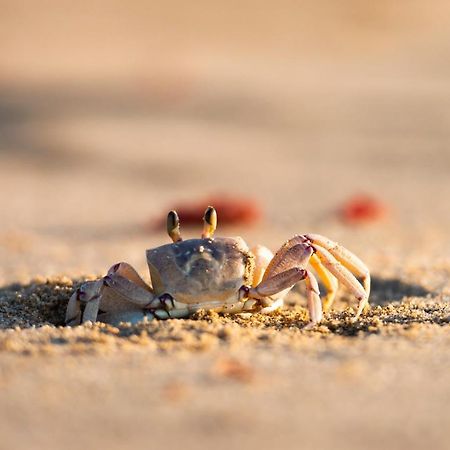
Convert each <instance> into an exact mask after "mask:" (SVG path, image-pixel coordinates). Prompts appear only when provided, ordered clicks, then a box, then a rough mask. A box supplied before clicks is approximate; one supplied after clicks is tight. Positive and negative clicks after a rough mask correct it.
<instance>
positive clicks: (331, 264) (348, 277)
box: [314, 245, 368, 320]
mask: <svg viewBox="0 0 450 450" xmlns="http://www.w3.org/2000/svg"><path fill="white" fill-rule="evenodd" d="M314 248H315V250H316V255H317V256H318V258H319V259H320V262H321V263H322V264H323V265H324V266H325V267H326V268H327V269H328V270H329V271H330V272H331V273H332V274H333V275H334V276H335V277H336V278H337V279H338V280H339V281H341V282H342V284H344V285H345V286H346V287H347V288H348V289H349V290H350V292H351V293H352V294H353V295H354V296H355V297H356V298H357V299H358V301H359V304H358V310H357V312H356V315H355V320H356V319H358V317H359V316H360V315H361V312H362V310H363V309H364V307H365V306H366V303H367V299H368V296H367V293H366V291H365V289H364V288H363V287H362V286H361V284H360V283H359V281H358V280H357V279H356V277H355V276H354V275H353V274H352V273H351V272H350V271H349V270H348V269H347V268H346V267H344V266H343V265H342V264H341V263H340V262H339V261H338V260H337V259H336V258H335V257H334V256H333V255H332V254H331V253H330V252H329V251H328V250H325V249H324V248H322V247H320V246H319V245H317V246H314Z"/></svg>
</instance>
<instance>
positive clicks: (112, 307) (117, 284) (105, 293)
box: [66, 262, 186, 325]
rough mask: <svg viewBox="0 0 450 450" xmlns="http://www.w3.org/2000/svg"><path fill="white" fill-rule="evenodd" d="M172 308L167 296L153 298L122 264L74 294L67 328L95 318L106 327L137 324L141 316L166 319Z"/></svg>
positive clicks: (67, 313) (128, 268) (134, 275)
mask: <svg viewBox="0 0 450 450" xmlns="http://www.w3.org/2000/svg"><path fill="white" fill-rule="evenodd" d="M82 305H84V311H83V313H82V310H81V306H82ZM173 308H174V304H173V299H172V298H171V297H170V296H168V295H165V294H163V295H161V296H159V297H157V296H155V294H154V293H153V292H152V290H151V288H150V287H149V286H148V285H147V284H146V283H145V282H144V280H142V278H141V277H140V276H139V274H138V273H137V272H136V270H134V269H133V267H131V266H130V265H129V264H127V263H123V262H122V263H118V264H115V265H114V266H113V267H111V269H110V270H109V271H108V274H107V275H106V276H105V277H103V278H101V279H99V280H97V281H88V282H86V283H84V284H83V285H82V286H81V287H80V288H78V289H77V290H76V291H75V292H74V293H73V295H72V297H71V298H70V300H69V304H68V307H67V312H66V324H67V325H78V324H79V323H81V322H86V321H88V320H90V321H96V320H97V317H98V318H99V319H100V320H107V322H109V323H112V322H115V323H117V322H119V321H121V320H128V319H130V318H133V320H132V321H133V322H136V321H138V320H140V319H142V318H143V317H144V316H147V317H149V318H153V317H158V318H162V319H165V318H168V317H170V316H172V315H171V314H170V313H169V312H168V311H170V310H171V309H173ZM102 311H104V312H102ZM182 312H183V311H176V312H174V315H173V316H174V317H178V316H180V314H181V313H182ZM99 313H100V315H99ZM185 315H186V314H185ZM183 317H184V315H183Z"/></svg>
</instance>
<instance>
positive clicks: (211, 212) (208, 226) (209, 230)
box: [202, 206, 217, 239]
mask: <svg viewBox="0 0 450 450" xmlns="http://www.w3.org/2000/svg"><path fill="white" fill-rule="evenodd" d="M216 228H217V212H216V210H215V209H214V208H213V207H212V206H208V207H207V208H206V211H205V214H204V216H203V232H202V238H203V239H209V238H212V236H213V234H214V231H216Z"/></svg>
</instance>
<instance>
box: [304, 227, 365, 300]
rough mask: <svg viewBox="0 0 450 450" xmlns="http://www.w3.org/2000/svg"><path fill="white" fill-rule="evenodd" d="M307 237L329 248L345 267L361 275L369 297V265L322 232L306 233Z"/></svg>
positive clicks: (358, 275) (314, 242)
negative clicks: (321, 233) (322, 234)
mask: <svg viewBox="0 0 450 450" xmlns="http://www.w3.org/2000/svg"><path fill="white" fill-rule="evenodd" d="M305 237H306V238H307V239H309V241H311V243H313V244H315V245H319V246H320V247H323V248H324V249H326V250H328V251H329V252H330V253H331V254H332V255H333V256H334V257H335V258H336V259H337V260H338V261H339V262H340V263H341V264H342V265H343V266H344V267H346V268H347V269H348V270H349V271H350V272H352V273H354V274H355V275H356V276H357V277H360V278H361V280H362V284H363V286H364V290H365V291H366V295H367V298H369V295H370V272H369V269H368V268H367V266H366V265H365V264H364V263H363V262H362V261H361V260H360V259H359V258H358V257H357V256H356V255H355V254H353V253H352V252H351V251H350V250H347V249H346V248H345V247H342V245H339V244H338V243H336V242H333V241H332V240H330V239H328V238H326V237H324V236H321V235H320V234H306V235H305Z"/></svg>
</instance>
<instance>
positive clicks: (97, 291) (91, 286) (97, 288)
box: [65, 279, 103, 326]
mask: <svg viewBox="0 0 450 450" xmlns="http://www.w3.org/2000/svg"><path fill="white" fill-rule="evenodd" d="M102 289H103V279H101V280H97V281H87V282H86V283H83V284H82V285H81V286H80V287H79V288H78V289H77V290H76V291H75V292H74V293H73V294H72V296H71V297H70V299H69V303H68V305H67V310H66V319H65V323H66V325H70V326H74V325H79V324H80V323H81V322H82V320H83V321H86V320H93V321H95V320H96V319H97V313H98V308H99V304H100V295H101V292H102ZM81 303H84V304H85V310H84V313H83V317H82V314H81Z"/></svg>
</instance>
